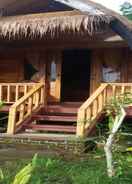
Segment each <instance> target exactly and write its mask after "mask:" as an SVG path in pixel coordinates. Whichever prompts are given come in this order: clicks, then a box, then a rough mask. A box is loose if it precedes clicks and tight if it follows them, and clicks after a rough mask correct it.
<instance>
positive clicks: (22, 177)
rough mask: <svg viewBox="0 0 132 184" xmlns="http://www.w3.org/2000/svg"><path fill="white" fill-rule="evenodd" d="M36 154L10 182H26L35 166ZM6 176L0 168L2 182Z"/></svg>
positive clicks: (25, 183) (20, 183)
mask: <svg viewBox="0 0 132 184" xmlns="http://www.w3.org/2000/svg"><path fill="white" fill-rule="evenodd" d="M36 163H37V154H36V155H35V156H34V158H33V159H32V162H31V163H29V164H28V165H27V166H25V167H24V168H23V169H21V170H20V171H19V172H18V173H17V174H16V176H15V178H14V181H13V182H12V184H28V183H29V180H30V178H31V176H32V173H33V171H34V170H35V168H36ZM5 178H6V176H4V174H3V171H2V169H0V182H4V180H5Z"/></svg>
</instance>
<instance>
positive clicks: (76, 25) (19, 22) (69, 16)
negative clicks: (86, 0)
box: [0, 11, 113, 39]
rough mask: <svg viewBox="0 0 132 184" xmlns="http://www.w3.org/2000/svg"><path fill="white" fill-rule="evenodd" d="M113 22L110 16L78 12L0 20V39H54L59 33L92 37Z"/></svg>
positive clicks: (32, 15) (42, 14)
mask: <svg viewBox="0 0 132 184" xmlns="http://www.w3.org/2000/svg"><path fill="white" fill-rule="evenodd" d="M112 20H113V17H112V16H110V15H105V14H101V15H93V14H89V15H88V14H85V13H80V12H79V11H66V12H56V13H41V14H31V15H23V16H11V17H3V18H1V19H0V37H2V38H8V39H12V38H13V39H14V38H20V37H28V38H34V37H40V38H41V37H43V36H45V35H46V34H48V35H50V36H51V37H55V36H56V34H59V33H77V32H87V33H88V34H89V35H92V34H94V33H96V32H100V31H103V30H105V29H106V28H107V27H108V25H109V24H110V23H111V21H112Z"/></svg>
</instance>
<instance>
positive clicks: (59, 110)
mask: <svg viewBox="0 0 132 184" xmlns="http://www.w3.org/2000/svg"><path fill="white" fill-rule="evenodd" d="M77 111H78V108H77V107H64V106H60V105H48V106H47V107H46V108H43V109H41V113H42V114H45V113H47V114H48V113H50V114H54V115H64V114H67V115H69V116H70V115H77Z"/></svg>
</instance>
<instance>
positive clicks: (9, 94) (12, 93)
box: [0, 83, 35, 104]
mask: <svg viewBox="0 0 132 184" xmlns="http://www.w3.org/2000/svg"><path fill="white" fill-rule="evenodd" d="M34 85H35V83H0V101H3V102H4V103H5V104H13V103H15V102H16V101H17V100H18V99H20V98H21V97H22V96H24V95H26V94H27V93H28V91H29V90H31V88H33V86H34Z"/></svg>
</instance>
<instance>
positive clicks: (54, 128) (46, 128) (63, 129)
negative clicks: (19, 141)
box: [24, 124, 76, 133]
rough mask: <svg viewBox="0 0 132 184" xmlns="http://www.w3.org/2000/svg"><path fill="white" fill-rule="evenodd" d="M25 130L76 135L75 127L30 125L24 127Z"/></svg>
mask: <svg viewBox="0 0 132 184" xmlns="http://www.w3.org/2000/svg"><path fill="white" fill-rule="evenodd" d="M24 128H25V129H32V130H36V131H50V132H66V133H75V132H76V127H75V126H64V125H63V126H62V125H33V124H29V125H26V126H25V127H24Z"/></svg>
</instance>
